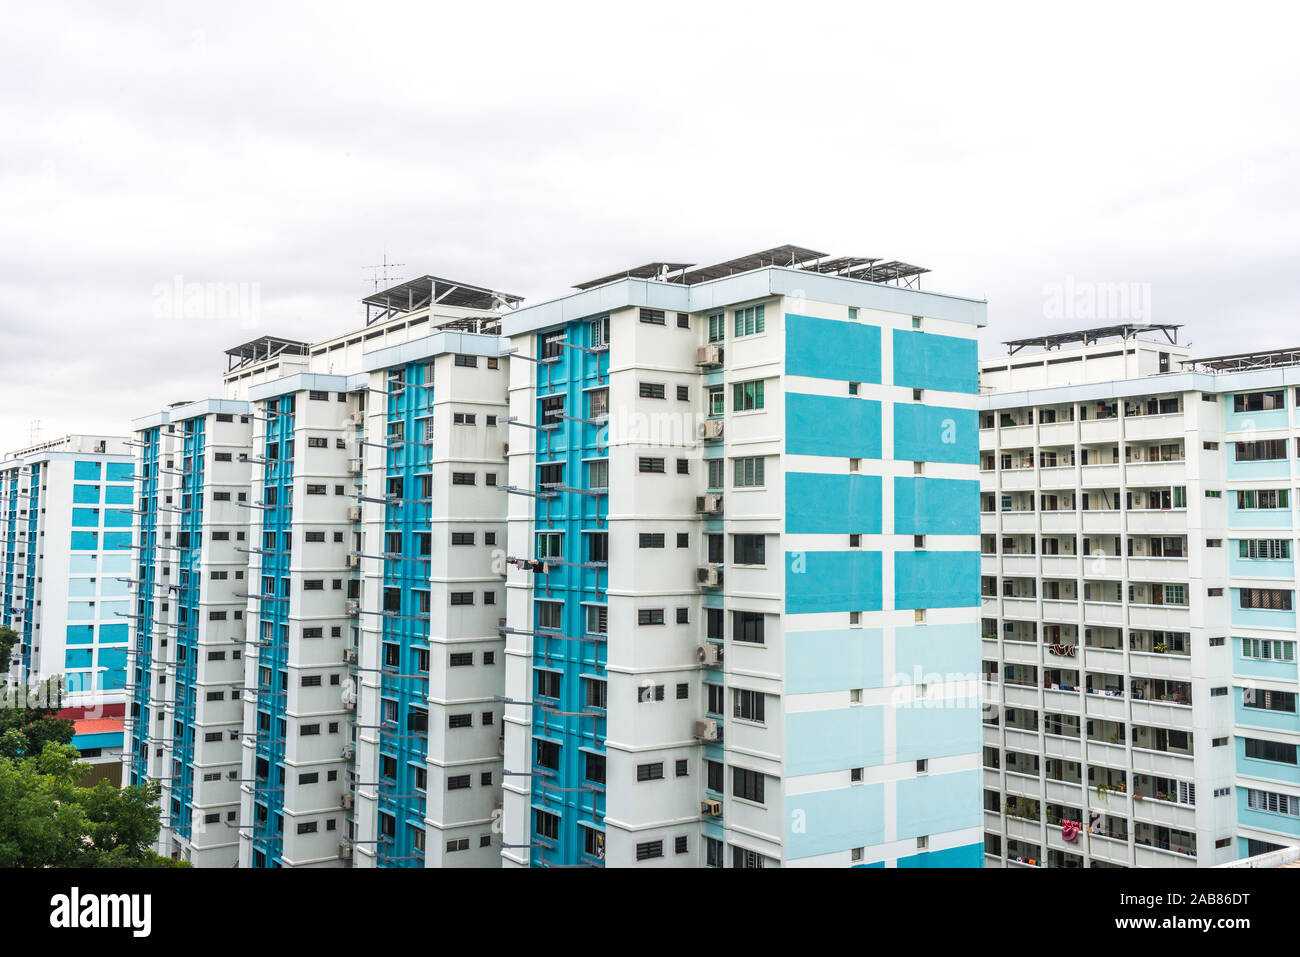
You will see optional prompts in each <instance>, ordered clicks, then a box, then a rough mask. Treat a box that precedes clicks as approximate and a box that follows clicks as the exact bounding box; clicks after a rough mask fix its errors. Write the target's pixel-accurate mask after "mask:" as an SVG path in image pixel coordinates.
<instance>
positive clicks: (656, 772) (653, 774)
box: [636, 761, 664, 781]
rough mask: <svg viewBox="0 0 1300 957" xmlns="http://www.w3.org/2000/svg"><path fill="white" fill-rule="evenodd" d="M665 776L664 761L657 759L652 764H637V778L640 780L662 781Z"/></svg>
mask: <svg viewBox="0 0 1300 957" xmlns="http://www.w3.org/2000/svg"><path fill="white" fill-rule="evenodd" d="M663 777H664V763H663V762H662V761H655V762H653V763H651V764H638V765H637V766H636V779H637V780H638V781H662V780H663Z"/></svg>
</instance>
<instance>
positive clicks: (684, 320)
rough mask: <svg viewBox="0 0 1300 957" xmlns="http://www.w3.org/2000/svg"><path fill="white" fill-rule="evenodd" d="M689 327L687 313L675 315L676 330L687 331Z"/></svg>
mask: <svg viewBox="0 0 1300 957" xmlns="http://www.w3.org/2000/svg"><path fill="white" fill-rule="evenodd" d="M690 327H691V317H690V315H689V314H688V313H685V312H679V313H677V328H678V329H689V328H690Z"/></svg>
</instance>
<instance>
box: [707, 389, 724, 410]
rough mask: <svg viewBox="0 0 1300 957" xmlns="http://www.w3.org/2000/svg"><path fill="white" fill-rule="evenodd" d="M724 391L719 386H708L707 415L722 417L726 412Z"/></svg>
mask: <svg viewBox="0 0 1300 957" xmlns="http://www.w3.org/2000/svg"><path fill="white" fill-rule="evenodd" d="M725 397H726V390H724V389H723V388H722V386H720V385H711V386H709V399H708V405H707V411H708V414H709V415H722V414H723V413H724V412H726V411H727V406H726V398H725Z"/></svg>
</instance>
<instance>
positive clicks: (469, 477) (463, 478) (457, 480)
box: [451, 472, 475, 485]
mask: <svg viewBox="0 0 1300 957" xmlns="http://www.w3.org/2000/svg"><path fill="white" fill-rule="evenodd" d="M451 484H452V485H473V484H475V483H474V473H473V472H452V473H451Z"/></svg>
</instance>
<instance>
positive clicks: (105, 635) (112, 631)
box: [99, 624, 129, 645]
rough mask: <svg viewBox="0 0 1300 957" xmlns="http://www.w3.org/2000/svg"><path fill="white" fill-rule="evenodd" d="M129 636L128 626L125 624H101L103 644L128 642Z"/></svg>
mask: <svg viewBox="0 0 1300 957" xmlns="http://www.w3.org/2000/svg"><path fill="white" fill-rule="evenodd" d="M128 637H129V635H128V631H127V626H126V625H123V624H115V625H100V626H99V643H100V644H101V645H116V644H119V643H120V644H126V641H127V638H128Z"/></svg>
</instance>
